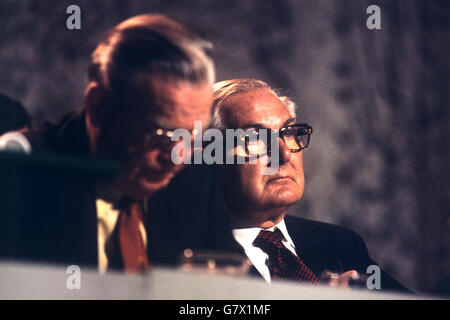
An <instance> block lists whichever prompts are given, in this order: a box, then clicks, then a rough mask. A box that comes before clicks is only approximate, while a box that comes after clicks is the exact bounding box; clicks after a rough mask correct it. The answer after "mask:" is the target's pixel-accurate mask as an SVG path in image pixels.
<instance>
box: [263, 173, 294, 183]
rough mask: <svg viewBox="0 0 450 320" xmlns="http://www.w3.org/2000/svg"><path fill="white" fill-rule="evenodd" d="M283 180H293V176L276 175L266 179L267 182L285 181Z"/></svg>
mask: <svg viewBox="0 0 450 320" xmlns="http://www.w3.org/2000/svg"><path fill="white" fill-rule="evenodd" d="M285 181H294V182H295V180H294V178H292V177H291V176H281V175H276V176H274V177H272V178H269V180H268V181H267V183H272V182H285Z"/></svg>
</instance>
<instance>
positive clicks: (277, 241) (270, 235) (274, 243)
mask: <svg viewBox="0 0 450 320" xmlns="http://www.w3.org/2000/svg"><path fill="white" fill-rule="evenodd" d="M283 239H284V237H283V234H282V233H281V231H280V230H279V229H275V230H274V231H266V230H261V231H260V232H259V234H258V236H257V237H256V239H255V241H253V245H254V246H255V247H259V248H261V249H263V251H268V250H269V251H271V250H272V249H273V248H278V249H280V248H282V247H283Z"/></svg>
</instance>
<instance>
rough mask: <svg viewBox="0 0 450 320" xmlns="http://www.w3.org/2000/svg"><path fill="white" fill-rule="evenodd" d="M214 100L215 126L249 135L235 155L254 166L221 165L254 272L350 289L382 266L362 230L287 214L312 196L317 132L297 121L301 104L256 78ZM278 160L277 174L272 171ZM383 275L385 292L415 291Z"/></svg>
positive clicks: (236, 231)
mask: <svg viewBox="0 0 450 320" xmlns="http://www.w3.org/2000/svg"><path fill="white" fill-rule="evenodd" d="M214 95H215V97H214V98H215V99H214V109H213V126H214V128H216V129H219V130H222V131H225V130H226V129H234V130H236V129H238V128H241V129H243V130H244V131H245V134H244V136H243V138H242V139H240V140H241V141H243V142H244V143H243V144H239V143H238V144H236V145H235V146H234V148H233V149H230V150H228V151H227V154H230V152H231V153H233V154H234V156H235V157H244V158H246V159H247V161H245V163H243V164H236V163H235V164H222V165H219V167H220V169H219V171H220V177H221V184H222V189H223V190H222V193H223V198H224V203H225V206H226V209H227V211H228V212H229V214H230V216H231V222H232V232H233V236H234V239H235V242H236V243H235V244H236V250H238V251H240V252H241V253H243V254H245V255H246V256H247V257H248V259H249V260H250V261H251V263H252V264H253V266H254V268H253V273H254V274H256V275H258V276H262V277H263V278H264V279H265V280H266V281H267V282H269V283H270V282H271V281H274V280H291V281H299V282H303V283H309V284H319V283H322V284H324V283H326V284H334V285H348V283H349V281H351V280H352V279H354V278H355V276H356V275H358V273H359V274H361V275H366V272H367V268H368V267H369V266H371V265H373V266H376V267H377V264H376V263H375V262H374V261H373V260H372V259H371V258H370V256H369V253H368V251H367V248H366V245H365V243H364V241H363V239H362V238H361V237H360V236H359V235H358V234H356V233H355V232H353V231H351V230H348V229H345V228H342V227H339V226H336V225H331V224H327V223H322V222H316V221H311V220H306V219H302V218H297V217H294V216H290V215H287V211H288V210H289V209H290V208H291V207H292V206H293V205H294V204H295V203H296V202H297V201H299V200H300V199H301V197H302V194H303V191H304V186H305V178H304V174H303V152H302V151H303V150H304V149H305V148H306V147H308V144H309V140H310V136H311V134H312V132H313V130H312V127H310V126H309V125H307V124H304V123H303V124H299V123H297V117H296V106H295V104H294V103H293V102H292V101H291V100H290V99H288V98H287V97H283V96H279V95H278V94H277V93H276V92H275V91H274V90H273V89H272V88H270V87H269V85H267V84H266V83H264V82H262V81H259V80H255V79H234V80H228V81H222V82H219V83H217V84H216V85H215V86H214ZM268 133H269V134H268ZM273 134H275V137H277V136H276V135H278V137H277V138H276V139H275V140H273V139H271V138H270V135H273ZM264 136H267V137H266V138H264ZM238 141H239V139H238ZM270 142H271V143H270ZM274 142H276V143H275V144H276V145H275V146H274ZM274 153H276V154H274ZM255 157H256V159H257V160H256V161H254V160H255ZM268 157H270V159H269V160H268V159H267V158H268ZM252 160H253V161H252ZM276 160H278V166H277V170H275V171H273V172H272V174H264V169H266V168H267V166H269V165H271V162H273V161H276ZM266 173H267V172H266ZM378 270H380V278H381V279H380V281H379V287H380V288H381V289H386V290H389V289H390V290H398V291H407V289H405V288H404V287H403V286H402V285H401V284H400V283H398V282H397V281H396V280H394V279H393V278H392V277H390V276H389V275H388V274H386V273H385V272H384V271H382V270H381V269H378ZM323 275H326V276H327V277H328V279H327V280H324V277H323ZM330 277H331V278H332V279H331V280H330ZM377 286H378V285H377Z"/></svg>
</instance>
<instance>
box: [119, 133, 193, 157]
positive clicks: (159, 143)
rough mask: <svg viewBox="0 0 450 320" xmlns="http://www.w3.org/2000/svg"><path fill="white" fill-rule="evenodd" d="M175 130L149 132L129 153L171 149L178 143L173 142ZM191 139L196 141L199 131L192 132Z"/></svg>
mask: <svg viewBox="0 0 450 320" xmlns="http://www.w3.org/2000/svg"><path fill="white" fill-rule="evenodd" d="M174 132H175V130H173V129H165V128H155V129H152V130H150V131H149V132H147V133H146V134H145V135H144V136H143V139H142V140H141V142H140V143H139V145H135V146H133V147H131V148H129V149H128V151H129V152H134V151H136V150H138V149H140V150H149V149H152V148H155V147H162V148H164V149H170V148H172V147H173V145H174V144H175V143H177V141H178V140H177V141H172V136H173V135H174ZM190 133H191V138H192V139H195V137H196V136H197V134H199V132H198V130H197V129H193V130H190Z"/></svg>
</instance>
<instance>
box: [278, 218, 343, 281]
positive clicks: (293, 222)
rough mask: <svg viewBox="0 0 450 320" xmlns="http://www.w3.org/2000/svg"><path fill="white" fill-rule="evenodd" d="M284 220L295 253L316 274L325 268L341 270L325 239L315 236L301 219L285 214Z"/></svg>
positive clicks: (334, 270)
mask: <svg viewBox="0 0 450 320" xmlns="http://www.w3.org/2000/svg"><path fill="white" fill-rule="evenodd" d="M285 222H286V228H287V230H288V232H289V235H290V236H291V238H292V241H293V242H294V245H295V250H296V252H297V255H298V256H299V258H300V259H301V260H302V261H303V263H305V264H306V265H307V266H308V268H310V269H311V270H312V271H313V272H314V273H315V274H316V275H317V276H320V274H321V273H322V272H323V271H324V270H325V269H327V270H329V271H332V272H342V270H341V263H340V261H339V259H336V258H335V257H334V254H333V252H331V251H330V250H328V246H327V243H326V241H327V239H322V238H321V237H320V236H315V235H314V230H308V228H307V227H306V226H305V225H304V223H303V220H302V219H298V218H297V219H296V218H293V217H291V216H286V217H285Z"/></svg>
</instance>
